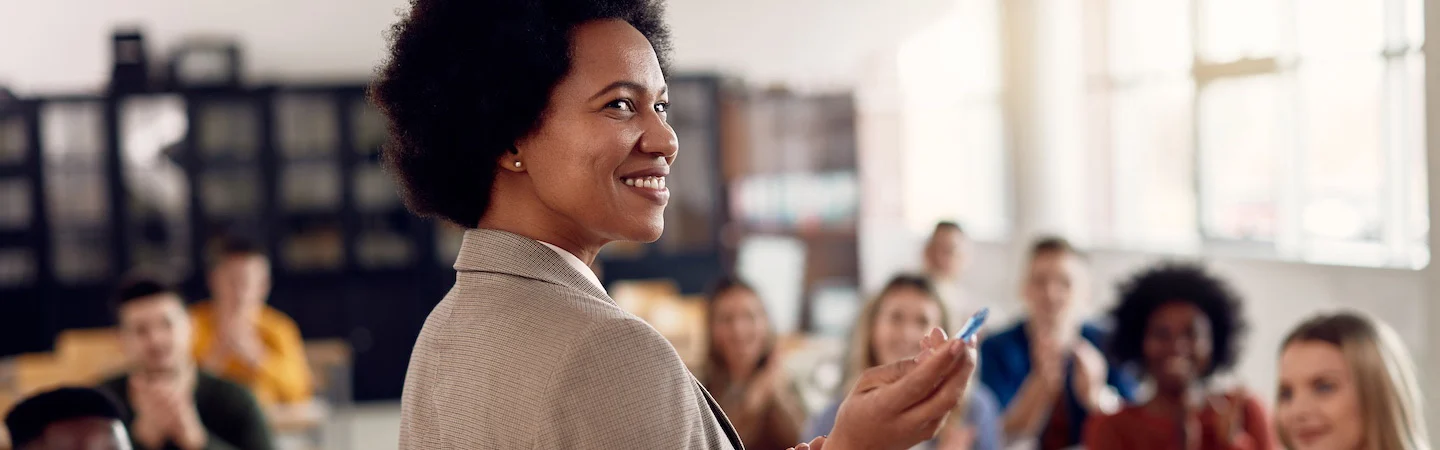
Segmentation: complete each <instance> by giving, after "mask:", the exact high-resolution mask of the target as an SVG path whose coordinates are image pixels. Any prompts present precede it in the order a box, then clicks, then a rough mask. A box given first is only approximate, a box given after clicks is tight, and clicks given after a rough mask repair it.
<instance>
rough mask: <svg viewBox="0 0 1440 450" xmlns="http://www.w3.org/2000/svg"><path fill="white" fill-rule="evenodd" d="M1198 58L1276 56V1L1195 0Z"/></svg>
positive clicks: (1222, 59) (1278, 10)
mask: <svg viewBox="0 0 1440 450" xmlns="http://www.w3.org/2000/svg"><path fill="white" fill-rule="evenodd" d="M1196 1H1199V2H1200V3H1199V11H1200V21H1199V22H1200V33H1199V35H1200V43H1199V48H1198V50H1199V55H1198V56H1199V57H1200V59H1202V60H1204V61H1207V62H1229V61H1235V60H1238V59H1243V58H1264V57H1270V56H1276V55H1277V54H1278V53H1279V52H1280V50H1281V46H1282V45H1283V42H1282V40H1281V36H1282V35H1283V33H1282V32H1281V29H1280V26H1281V24H1282V23H1283V22H1282V21H1281V17H1282V16H1281V11H1282V6H1281V4H1280V1H1279V0H1196Z"/></svg>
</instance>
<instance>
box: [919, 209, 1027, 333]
mask: <svg viewBox="0 0 1440 450" xmlns="http://www.w3.org/2000/svg"><path fill="white" fill-rule="evenodd" d="M969 266H970V238H969V237H968V236H966V235H965V230H964V229H962V228H960V224H957V223H955V222H949V221H946V222H940V223H937V224H935V231H933V232H931V233H930V239H929V240H928V241H926V242H925V275H926V276H928V277H930V282H931V284H932V285H934V286H935V292H937V293H939V294H940V299H941V300H943V301H944V302H945V309H946V310H947V311H949V312H950V321H951V322H952V323H957V324H958V323H961V322H962V321H964V320H965V319H966V318H967V317H966V314H969V312H971V311H977V310H979V309H980V308H982V307H989V308H990V320H991V322H990V323H992V324H999V323H1005V322H1006V321H1008V320H1009V319H1010V316H1009V314H1008V312H1007V311H1005V309H1004V308H1002V307H1001V306H1002V305H995V304H992V303H993V302H987V301H983V300H984V299H978V298H975V297H974V296H973V295H971V294H970V292H968V291H966V289H965V287H964V285H963V284H962V282H963V280H964V278H965V269H966V268H968V267H969ZM947 331H954V330H947Z"/></svg>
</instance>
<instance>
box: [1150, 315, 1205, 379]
mask: <svg viewBox="0 0 1440 450" xmlns="http://www.w3.org/2000/svg"><path fill="white" fill-rule="evenodd" d="M1142 350H1143V351H1144V353H1145V369H1146V372H1147V373H1149V374H1150V377H1151V378H1154V379H1155V383H1156V384H1157V387H1158V388H1159V389H1160V390H1162V391H1166V392H1183V391H1184V389H1186V388H1188V387H1189V386H1190V385H1191V384H1192V383H1195V382H1196V381H1198V380H1199V379H1200V378H1201V377H1202V376H1203V375H1204V373H1205V371H1206V370H1207V369H1208V368H1209V367H1210V361H1211V355H1212V354H1213V351H1214V342H1213V340H1212V339H1211V330H1210V318H1209V317H1206V316H1205V313H1204V312H1203V311H1201V310H1200V308H1197V307H1196V306H1195V304H1193V303H1190V302H1186V301H1180V300H1177V301H1171V302H1169V303H1165V304H1163V305H1160V307H1159V308H1156V309H1155V312H1153V313H1150V320H1149V321H1148V322H1147V324H1146V326H1145V338H1144V343H1143V345H1142Z"/></svg>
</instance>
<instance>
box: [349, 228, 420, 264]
mask: <svg viewBox="0 0 1440 450" xmlns="http://www.w3.org/2000/svg"><path fill="white" fill-rule="evenodd" d="M394 217H397V218H399V219H400V220H401V221H402V222H403V221H404V220H405V217H406V216H404V215H397V216H394ZM393 222H394V220H392V219H391V218H387V217H367V218H366V219H365V221H364V222H363V223H362V224H361V231H360V234H359V236H358V237H357V238H356V242H355V253H356V254H355V259H356V260H357V261H358V262H359V263H360V266H361V267H365V268H370V269H383V268H397V267H406V266H409V265H411V263H412V262H413V261H414V259H415V243H414V240H412V239H410V238H409V237H408V236H407V235H406V234H405V233H404V232H403V231H401V230H400V228H399V227H397V226H396V225H400V224H396V223H393Z"/></svg>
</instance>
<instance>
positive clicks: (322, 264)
mask: <svg viewBox="0 0 1440 450" xmlns="http://www.w3.org/2000/svg"><path fill="white" fill-rule="evenodd" d="M282 251H283V252H284V257H285V266H286V268H288V269H291V270H298V271H320V270H334V269H339V268H340V266H341V264H343V262H344V258H345V244H344V242H343V241H342V240H341V234H340V224H338V223H315V224H308V225H307V226H305V227H304V228H302V229H298V230H291V231H290V233H289V236H288V237H287V238H286V239H285V243H284V247H282Z"/></svg>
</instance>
